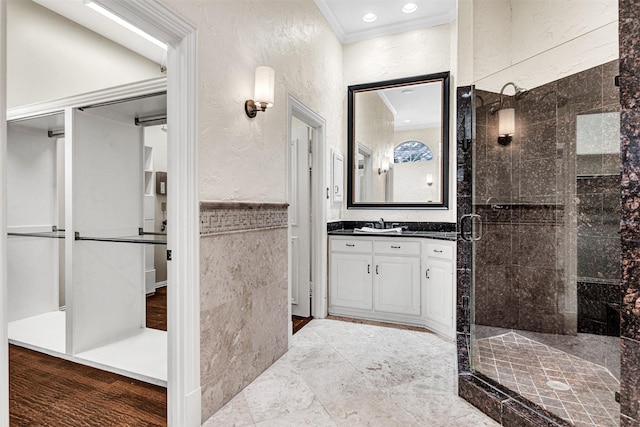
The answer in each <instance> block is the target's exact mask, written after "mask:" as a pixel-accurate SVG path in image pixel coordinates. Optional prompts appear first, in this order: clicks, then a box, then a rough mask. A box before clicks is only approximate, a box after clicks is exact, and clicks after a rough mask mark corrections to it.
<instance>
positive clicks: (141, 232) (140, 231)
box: [138, 228, 167, 236]
mask: <svg viewBox="0 0 640 427" xmlns="http://www.w3.org/2000/svg"><path fill="white" fill-rule="evenodd" d="M138 235H139V236H166V235H167V233H156V232H154V231H144V229H143V228H138Z"/></svg>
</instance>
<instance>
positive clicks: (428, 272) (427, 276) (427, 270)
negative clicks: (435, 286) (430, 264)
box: [426, 268, 430, 279]
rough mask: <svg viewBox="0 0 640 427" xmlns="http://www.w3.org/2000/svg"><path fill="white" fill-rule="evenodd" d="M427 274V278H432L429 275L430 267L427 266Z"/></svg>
mask: <svg viewBox="0 0 640 427" xmlns="http://www.w3.org/2000/svg"><path fill="white" fill-rule="evenodd" d="M426 276H427V279H430V277H429V269H428V268H427V272H426Z"/></svg>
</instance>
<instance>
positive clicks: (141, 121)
mask: <svg viewBox="0 0 640 427" xmlns="http://www.w3.org/2000/svg"><path fill="white" fill-rule="evenodd" d="M134 123H135V125H136V126H154V125H166V124H167V115H166V114H160V115H157V116H149V117H136V119H135V121H134Z"/></svg>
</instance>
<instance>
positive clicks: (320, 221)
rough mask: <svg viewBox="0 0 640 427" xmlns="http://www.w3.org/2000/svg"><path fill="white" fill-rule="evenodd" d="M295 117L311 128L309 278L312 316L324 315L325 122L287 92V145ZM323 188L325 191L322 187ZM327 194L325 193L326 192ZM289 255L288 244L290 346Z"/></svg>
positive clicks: (290, 282)
mask: <svg viewBox="0 0 640 427" xmlns="http://www.w3.org/2000/svg"><path fill="white" fill-rule="evenodd" d="M292 117H296V118H297V119H299V120H301V121H302V122H304V123H306V124H307V125H308V126H309V127H311V128H312V129H313V138H312V141H313V144H314V145H313V148H312V151H313V156H312V166H311V167H312V169H313V171H314V172H315V173H312V174H311V188H312V189H313V191H312V194H311V196H310V197H311V217H312V221H311V253H312V255H311V260H312V262H311V271H312V274H311V277H312V278H313V285H312V294H313V297H312V304H311V315H312V316H314V317H316V318H320V319H322V318H325V317H326V316H327V265H326V262H324V260H325V255H326V253H327V239H326V236H327V230H326V217H327V200H328V195H329V188H328V187H327V177H326V175H327V168H326V167H325V157H326V153H325V151H326V140H325V135H326V131H325V128H326V121H325V119H324V118H322V116H320V115H319V114H318V113H316V112H315V111H313V110H312V109H310V108H309V107H307V106H306V105H305V104H303V103H302V102H301V101H300V100H299V99H298V98H296V97H295V96H294V95H293V94H291V93H288V94H287V147H289V141H291V137H292V135H291V118H292ZM286 151H287V197H291V193H290V191H291V182H292V178H291V172H292V171H291V158H290V157H291V153H290V150H289V149H288V148H287V150H286ZM325 189H326V190H325ZM325 194H326V195H325ZM287 228H288V231H287V234H288V236H287V240H288V242H289V243H288V245H289V246H290V245H291V226H290V225H289V226H288V227H287ZM291 257H292V251H291V248H290V247H289V255H288V264H289V267H288V282H289V285H288V288H289V296H288V301H289V346H290V345H291V337H292V334H293V332H292V331H293V324H292V321H291V286H292V284H293V280H292V276H291V270H292V269H291Z"/></svg>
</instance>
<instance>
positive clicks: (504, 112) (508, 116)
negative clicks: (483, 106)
mask: <svg viewBox="0 0 640 427" xmlns="http://www.w3.org/2000/svg"><path fill="white" fill-rule="evenodd" d="M509 85H511V86H513V88H514V90H515V94H514V97H515V99H520V98H521V97H522V95H524V94H525V93H526V92H527V90H526V89H523V88H521V87H520V86H518V85H517V84H515V83H513V82H509V83H507V84H505V85H504V86H502V89H500V102H499V103H496V104H497V105H494V106H493V107H491V109H490V110H489V112H490V113H491V114H495V113H496V112H497V113H498V144H500V145H504V146H507V145H509V144H511V141H512V140H513V134H514V133H515V132H516V110H515V108H502V104H503V101H504V99H503V96H504V90H505V89H506V88H507V86H509Z"/></svg>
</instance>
